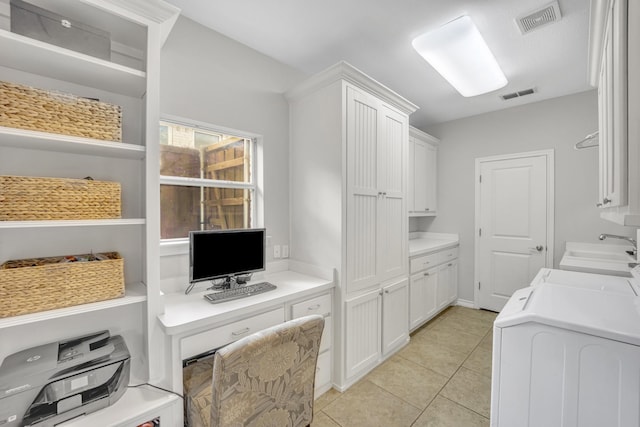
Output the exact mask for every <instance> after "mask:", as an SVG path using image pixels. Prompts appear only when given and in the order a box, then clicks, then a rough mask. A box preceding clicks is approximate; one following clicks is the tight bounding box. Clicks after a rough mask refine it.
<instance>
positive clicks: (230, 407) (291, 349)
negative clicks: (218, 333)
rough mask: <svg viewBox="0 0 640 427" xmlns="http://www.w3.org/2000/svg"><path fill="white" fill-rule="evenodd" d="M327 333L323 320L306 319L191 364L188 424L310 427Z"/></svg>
mask: <svg viewBox="0 0 640 427" xmlns="http://www.w3.org/2000/svg"><path fill="white" fill-rule="evenodd" d="M323 329H324V318H323V317H322V316H320V315H311V316H306V317H301V318H299V319H294V320H290V321H288V322H285V323H282V324H280V325H277V326H273V327H271V328H267V329H264V330H262V331H259V332H256V333H254V334H252V335H249V336H247V337H245V338H242V339H240V340H238V341H236V342H234V343H231V344H229V345H228V346H226V347H224V348H222V349H220V350H218V351H216V353H215V354H214V355H213V356H212V357H209V358H207V359H204V360H200V361H198V362H196V363H194V364H191V365H189V366H187V367H186V368H185V369H184V396H185V421H186V425H187V426H188V427H240V426H242V427H244V426H247V427H249V426H256V427H258V426H282V427H299V426H309V425H310V424H311V420H312V419H313V390H314V385H315V384H314V383H315V374H316V363H317V360H318V350H319V348H320V338H321V337H322V331H323ZM212 373H213V375H212Z"/></svg>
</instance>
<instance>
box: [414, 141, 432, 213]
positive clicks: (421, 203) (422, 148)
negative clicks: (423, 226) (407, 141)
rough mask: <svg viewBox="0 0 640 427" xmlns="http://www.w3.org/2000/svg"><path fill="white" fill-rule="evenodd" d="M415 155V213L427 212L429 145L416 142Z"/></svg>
mask: <svg viewBox="0 0 640 427" xmlns="http://www.w3.org/2000/svg"><path fill="white" fill-rule="evenodd" d="M414 150H415V154H414V157H413V159H411V161H413V163H414V165H415V166H414V167H415V170H416V172H415V195H414V197H415V202H414V205H415V211H416V212H426V211H427V207H428V206H427V188H428V185H429V182H428V176H429V173H428V169H429V164H428V159H427V144H426V143H425V142H422V141H418V140H416V143H415V148H414Z"/></svg>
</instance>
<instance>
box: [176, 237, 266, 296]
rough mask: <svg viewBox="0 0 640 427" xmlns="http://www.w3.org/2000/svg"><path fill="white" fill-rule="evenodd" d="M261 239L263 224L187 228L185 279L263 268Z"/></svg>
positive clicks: (231, 275) (227, 275)
mask: <svg viewBox="0 0 640 427" xmlns="http://www.w3.org/2000/svg"><path fill="white" fill-rule="evenodd" d="M265 242H266V230H265V229H264V228H249V229H236V230H203V231H191V232H189V283H191V284H194V283H196V282H202V281H206V280H214V279H226V281H227V282H228V281H229V279H231V278H235V276H242V275H247V274H250V273H254V272H256V271H263V270H264V269H265V255H266V251H265Z"/></svg>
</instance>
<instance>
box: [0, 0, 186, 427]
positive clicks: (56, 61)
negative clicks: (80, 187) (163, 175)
mask: <svg viewBox="0 0 640 427" xmlns="http://www.w3.org/2000/svg"><path fill="white" fill-rule="evenodd" d="M7 3H8V2H7ZM34 3H36V4H37V5H39V6H41V7H44V8H46V9H50V10H53V11H54V12H56V13H59V14H61V15H63V16H66V17H68V18H69V19H71V20H75V21H77V22H83V23H86V24H88V25H91V26H94V27H98V28H101V29H103V30H105V31H108V32H110V34H111V36H110V37H111V40H112V42H111V45H112V49H115V48H116V47H119V49H120V52H123V51H124V52H126V53H127V55H129V56H126V57H125V56H122V55H121V54H120V53H118V52H115V51H114V52H113V53H112V55H111V60H110V61H107V60H104V59H99V58H95V57H92V56H89V55H85V54H81V53H78V52H75V51H71V50H68V49H65V48H62V47H58V46H54V45H51V44H48V43H44V42H41V41H37V40H33V39H30V38H27V37H23V36H20V35H17V34H14V33H12V32H10V31H8V30H6V29H0V52H1V54H0V80H3V81H8V82H13V83H18V84H22V85H28V86H33V87H37V88H41V89H46V90H53V91H59V92H64V93H70V94H73V95H76V96H81V97H90V98H98V99H100V100H101V101H104V102H108V103H111V104H116V105H119V106H121V107H122V142H113V141H102V140H94V139H87V138H79V137H72V136H66V135H61V134H52V133H47V132H35V131H29V130H21V129H14V128H8V127H0V174H2V175H19V176H43V177H64V178H83V177H86V176H91V177H93V178H94V179H97V180H104V181H117V182H119V183H120V184H121V187H122V218H120V219H113V220H82V221H72V220H66V221H65V220H63V221H4V222H0V242H2V243H1V244H0V263H2V262H4V261H6V260H9V259H19V258H32V257H46V256H56V255H67V254H81V253H89V252H91V251H93V252H104V251H118V252H120V254H121V255H122V257H123V258H124V276H125V296H124V297H123V298H118V299H113V300H107V301H102V302H97V303H92V304H83V305H79V306H75V307H69V308H64V309H58V310H50V311H45V312H38V313H33V314H27V315H22V316H15V317H8V318H4V319H0V336H1V337H2V339H1V340H0V342H1V344H0V360H1V359H3V358H4V357H5V356H7V355H8V354H11V353H13V352H15V351H18V350H22V349H25V348H29V347H32V346H36V345H42V344H45V343H47V342H52V341H57V340H62V339H67V338H71V337H74V336H79V335H84V334H87V333H90V332H95V331H99V330H103V329H108V330H110V331H111V333H112V334H120V335H122V336H123V337H124V339H125V341H126V344H127V346H128V348H129V351H130V354H131V375H132V382H134V383H138V382H142V381H155V380H157V379H158V377H160V376H162V372H163V366H162V365H163V363H164V361H163V358H162V353H161V352H158V351H157V349H158V348H161V340H162V338H161V337H160V335H159V326H158V322H157V319H156V317H157V315H158V314H159V313H160V312H161V310H162V303H161V294H160V280H159V267H158V258H159V228H160V227H159V223H160V219H159V184H158V178H159V147H158V122H159V98H160V94H159V89H160V77H159V75H160V74H159V67H160V50H161V47H162V44H163V42H164V40H165V39H166V37H167V36H168V34H169V32H170V30H171V28H172V26H173V24H174V23H175V20H176V19H177V17H178V15H179V9H177V8H175V7H174V6H172V5H170V4H168V3H165V2H163V1H161V0H131V1H126V2H125V1H121V0H77V1H75V0H74V1H68V2H48V1H40V2H38V1H35V2H34ZM7 9H8V8H7ZM131 390H133V389H131ZM131 390H128V391H127V393H125V396H124V397H123V398H122V399H121V401H120V402H119V403H118V409H117V410H115V412H111V413H110V414H111V415H113V416H111V418H109V417H110V415H108V414H106V413H105V414H106V415H104V416H105V417H106V418H105V420H106V419H109V420H110V421H109V422H111V423H112V424H113V425H121V424H122V425H136V424H133V422H134V421H135V420H137V419H138V418H136V417H138V416H142V417H146V416H147V415H148V416H149V417H152V416H154V414H156V415H157V414H160V412H162V411H159V412H158V411H156V409H157V406H154V405H156V404H157V403H158V402H157V401H156V400H155V399H156V397H149V396H151V395H153V394H154V392H153V391H152V392H149V393H147V392H146V391H141V389H139V390H137V391H131ZM163 399H167V398H166V396H165V397H163ZM173 400H175V401H176V402H178V400H177V399H168V400H165V401H166V402H168V403H172V402H173ZM169 401H171V402H169ZM162 405H164V403H163V404H162ZM162 405H160V406H162ZM153 408H156V409H153ZM178 409H179V403H178ZM165 412H166V413H170V415H165V416H163V420H164V421H163V425H164V424H165V423H168V424H167V425H170V424H171V423H172V419H173V411H172V410H169V409H167V410H166V411H165ZM94 421H95V420H94ZM143 421H146V419H145V420H143ZM105 422H106V421H105ZM79 423H81V422H80V421H79ZM88 423H90V421H88ZM79 425H80V424H79ZM110 425H111V424H110Z"/></svg>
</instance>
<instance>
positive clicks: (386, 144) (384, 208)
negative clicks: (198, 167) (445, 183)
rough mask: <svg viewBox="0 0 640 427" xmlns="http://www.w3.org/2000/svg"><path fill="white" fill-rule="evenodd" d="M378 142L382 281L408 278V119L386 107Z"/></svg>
mask: <svg viewBox="0 0 640 427" xmlns="http://www.w3.org/2000/svg"><path fill="white" fill-rule="evenodd" d="M380 124H381V126H380V136H379V139H378V153H379V159H378V166H379V175H378V188H379V189H380V191H381V192H382V194H381V197H380V202H379V209H380V210H379V218H378V237H379V240H378V242H379V246H378V250H379V252H378V265H379V266H380V268H379V270H378V274H379V276H378V278H379V281H385V280H388V279H392V278H394V277H398V276H401V275H404V274H406V272H407V267H408V264H407V259H408V255H409V254H408V242H407V237H406V236H407V226H408V218H407V210H406V209H407V208H406V196H405V192H406V174H405V170H406V168H405V165H406V160H405V157H406V150H407V138H408V124H407V118H406V116H404V115H402V114H400V113H398V112H397V111H395V110H393V109H391V108H389V107H388V106H386V105H383V106H382V108H381V119H380Z"/></svg>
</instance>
